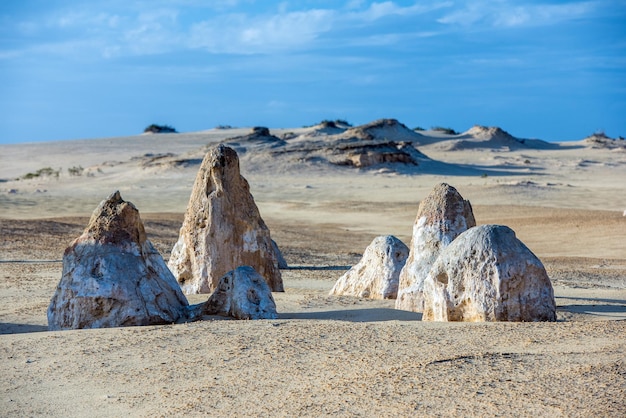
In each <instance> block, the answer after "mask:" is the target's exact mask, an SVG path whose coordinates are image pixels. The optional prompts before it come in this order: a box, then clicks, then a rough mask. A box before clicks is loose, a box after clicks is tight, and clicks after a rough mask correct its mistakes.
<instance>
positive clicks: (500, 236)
mask: <svg viewBox="0 0 626 418" xmlns="http://www.w3.org/2000/svg"><path fill="white" fill-rule="evenodd" d="M422 319H423V320H424V321H556V304H555V301H554V291H553V289H552V283H551V282H550V279H549V277H548V274H547V273H546V270H545V268H544V267H543V264H541V261H540V260H539V259H538V258H537V257H536V256H535V255H534V254H533V253H532V251H530V250H529V249H528V247H526V246H525V245H524V244H523V243H522V242H521V241H520V240H519V239H517V238H516V236H515V232H513V230H512V229H510V228H509V227H506V226H500V225H481V226H478V227H475V228H472V229H470V230H468V231H466V232H464V233H462V234H461V235H459V236H458V237H457V238H456V239H455V240H454V242H452V244H450V245H449V246H448V247H446V248H445V249H444V250H443V251H442V252H441V254H440V255H439V258H438V259H437V261H436V262H435V264H434V265H433V267H432V268H431V270H430V272H429V274H428V277H427V278H426V281H425V283H424V314H423V317H422Z"/></svg>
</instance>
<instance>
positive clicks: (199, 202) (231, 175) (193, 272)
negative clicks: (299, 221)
mask: <svg viewBox="0 0 626 418" xmlns="http://www.w3.org/2000/svg"><path fill="white" fill-rule="evenodd" d="M168 265H169V267H170V269H171V270H172V272H173V273H174V276H175V277H176V279H177V280H178V283H179V284H180V286H181V288H182V289H183V292H185V293H187V294H189V293H211V292H212V291H213V290H215V289H216V288H217V285H218V281H219V279H220V278H221V277H222V276H223V275H224V274H226V273H228V272H229V271H231V270H234V269H236V268H237V267H239V266H244V265H247V266H252V267H253V268H254V269H255V270H256V271H257V272H258V273H259V274H261V275H262V276H263V277H264V278H265V280H266V281H267V283H268V285H269V287H270V289H271V290H272V291H277V292H280V291H283V282H282V277H281V273H280V270H279V268H278V259H277V255H276V253H275V250H274V247H273V245H272V240H271V237H270V231H269V228H268V227H267V226H266V225H265V222H263V219H262V218H261V215H260V213H259V209H258V208H257V206H256V204H255V203H254V198H253V197H252V195H251V194H250V187H249V185H248V182H247V181H246V179H245V178H243V177H242V176H241V174H240V173H239V158H238V157H237V153H236V152H235V150H233V149H232V148H229V147H227V146H224V145H218V146H216V147H214V148H212V149H211V150H210V151H209V152H208V153H207V154H206V156H205V157H204V160H203V161H202V165H201V166H200V169H199V171H198V174H197V176H196V181H195V183H194V186H193V190H192V192H191V198H190V199H189V205H188V206H187V212H186V214H185V220H184V222H183V226H182V227H181V229H180V235H179V238H178V242H177V243H176V244H175V245H174V248H173V249H172V254H171V256H170V260H169V263H168Z"/></svg>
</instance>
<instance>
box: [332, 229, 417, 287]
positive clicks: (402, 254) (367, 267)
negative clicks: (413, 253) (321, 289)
mask: <svg viewBox="0 0 626 418" xmlns="http://www.w3.org/2000/svg"><path fill="white" fill-rule="evenodd" d="M408 255H409V249H408V247H407V246H406V245H404V243H403V242H402V241H400V240H399V239H398V238H396V237H394V236H393V235H383V236H379V237H376V238H374V240H373V241H372V243H371V244H370V245H369V246H368V247H367V248H366V249H365V252H364V254H363V257H362V258H361V260H360V261H359V263H358V264H356V265H355V266H353V267H352V268H351V269H350V270H348V271H347V272H346V273H345V274H344V275H343V276H341V277H340V278H339V280H337V282H336V283H335V286H334V287H333V288H332V290H331V291H330V294H331V295H348V296H357V297H362V298H370V299H395V298H396V295H397V293H398V280H399V276H400V270H401V269H402V267H403V266H404V263H405V262H406V259H407V257H408Z"/></svg>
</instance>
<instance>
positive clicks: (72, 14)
mask: <svg viewBox="0 0 626 418" xmlns="http://www.w3.org/2000/svg"><path fill="white" fill-rule="evenodd" d="M0 114H1V115H2V118H1V119H0V143H18V142H31V141H47V140H58V139H76V138H99V137H108V136H122V135H133V134H136V133H140V132H141V131H143V128H145V127H146V126H147V125H149V124H150V123H159V124H169V125H172V126H174V127H175V128H176V129H178V130H179V131H182V132H188V131H197V130H204V129H210V128H213V127H215V126H217V125H232V126H238V127H243V126H253V125H263V126H268V127H270V128H272V127H273V128H279V127H300V126H303V125H311V124H314V123H316V122H319V121H321V120H322V119H336V118H341V119H347V120H348V121H349V122H351V123H353V124H361V123H365V122H369V121H371V120H374V119H379V118H383V117H387V118H396V119H398V120H400V121H401V122H403V123H405V124H406V125H408V126H409V127H411V128H413V127H416V126H421V127H424V128H429V127H431V126H435V125H439V126H449V127H452V128H454V129H456V130H458V131H464V130H466V129H469V128H470V127H471V126H472V125H474V124H481V125H491V126H493V125H496V126H500V127H502V128H503V129H505V130H507V131H509V132H510V133H511V134H513V135H515V136H518V137H525V138H541V139H545V140H550V141H560V140H573V139H582V138H583V137H585V136H587V135H589V134H591V133H593V132H594V131H597V130H604V131H605V132H606V133H607V134H608V135H609V136H612V137H615V136H618V135H622V136H626V1H623V0H622V1H618V0H590V1H550V2H548V1H532V0H520V1H513V0H491V1H482V0H472V1H419V2H415V1H400V0H396V1H378V2H372V1H358V0H356V1H355V0H352V1H349V0H345V1H324V0H319V1H312V0H311V1H306V0H300V1H281V2H273V1H265V0H263V1H261V0H256V1H255V0H216V1H201V0H171V1H165V0H145V1H143V0H91V1H78V0H76V1H68V0H2V1H0Z"/></svg>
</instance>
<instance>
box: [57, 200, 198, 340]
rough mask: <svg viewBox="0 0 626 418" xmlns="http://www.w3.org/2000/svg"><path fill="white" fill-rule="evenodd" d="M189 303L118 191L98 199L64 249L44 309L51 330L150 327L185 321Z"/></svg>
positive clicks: (135, 209) (134, 211)
mask: <svg viewBox="0 0 626 418" xmlns="http://www.w3.org/2000/svg"><path fill="white" fill-rule="evenodd" d="M187 307H188V302H187V299H186V298H185V296H184V295H183V293H182V292H181V290H180V287H179V286H178V283H176V279H175V278H174V276H173V275H172V273H171V272H170V271H169V269H168V268H167V266H166V264H165V262H164V261H163V258H162V257H161V255H160V254H159V253H158V252H157V251H156V250H155V249H154V247H153V246H152V244H151V243H150V241H149V240H148V239H147V238H146V233H145V231H144V227H143V223H142V222H141V218H140V216H139V211H138V210H137V208H135V206H134V205H133V204H132V203H130V202H125V201H124V200H123V199H122V197H121V196H120V194H119V192H115V193H113V194H112V195H110V196H109V197H108V199H106V200H104V201H102V202H101V203H100V205H99V206H98V208H96V210H95V211H94V212H93V215H92V216H91V220H90V221H89V225H88V226H87V228H86V229H85V231H84V232H83V233H82V235H81V236H79V237H78V238H76V239H75V240H74V242H72V244H71V245H70V246H69V247H68V248H67V249H66V250H65V254H64V255H63V275H62V277H61V281H60V282H59V285H58V286H57V289H56V292H55V294H54V296H53V297H52V300H51V302H50V306H49V307H48V327H49V328H50V329H51V330H61V329H78V328H109V327H122V326H132V325H155V324H166V323H172V322H176V321H179V320H184V319H186V310H187Z"/></svg>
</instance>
